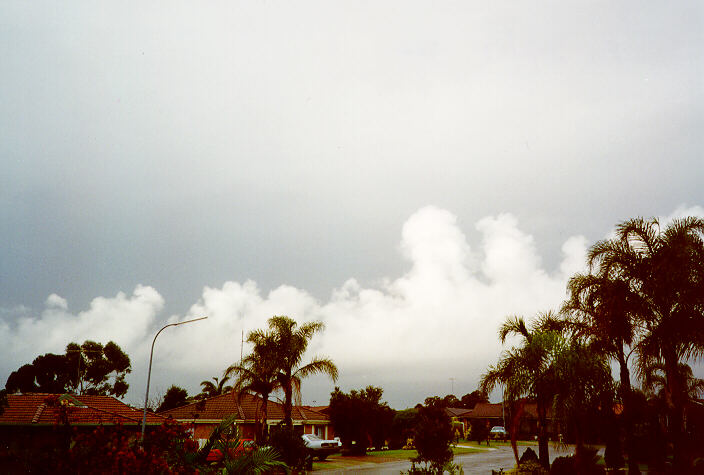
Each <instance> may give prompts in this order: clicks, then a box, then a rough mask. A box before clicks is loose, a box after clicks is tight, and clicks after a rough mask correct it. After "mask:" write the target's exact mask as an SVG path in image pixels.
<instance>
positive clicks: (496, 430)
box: [489, 426, 508, 440]
mask: <svg viewBox="0 0 704 475" xmlns="http://www.w3.org/2000/svg"><path fill="white" fill-rule="evenodd" d="M489 438H490V439H502V440H506V439H508V432H507V431H506V429H504V427H503V426H494V427H492V428H491V430H490V431H489Z"/></svg>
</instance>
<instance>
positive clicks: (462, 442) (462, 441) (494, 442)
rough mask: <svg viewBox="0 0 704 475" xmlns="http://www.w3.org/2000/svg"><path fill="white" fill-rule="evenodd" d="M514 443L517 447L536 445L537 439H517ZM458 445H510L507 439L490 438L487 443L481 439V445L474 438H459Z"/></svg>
mask: <svg viewBox="0 0 704 475" xmlns="http://www.w3.org/2000/svg"><path fill="white" fill-rule="evenodd" d="M516 444H517V445H518V446H519V447H528V446H535V447H537V446H538V441H537V440H518V441H516ZM459 445H469V446H472V447H506V446H511V441H510V440H507V441H506V442H503V441H501V440H492V441H490V442H489V445H486V441H482V443H481V445H479V444H477V441H476V440H466V439H460V441H459Z"/></svg>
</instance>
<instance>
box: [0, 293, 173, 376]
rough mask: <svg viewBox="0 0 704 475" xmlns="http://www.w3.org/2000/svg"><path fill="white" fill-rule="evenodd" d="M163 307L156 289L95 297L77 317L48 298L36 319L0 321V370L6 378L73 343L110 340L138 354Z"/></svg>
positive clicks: (28, 316) (61, 300)
mask: <svg viewBox="0 0 704 475" xmlns="http://www.w3.org/2000/svg"><path fill="white" fill-rule="evenodd" d="M163 305H164V299H163V298H162V297H161V295H159V293H158V292H157V291H156V290H155V289H153V288H152V287H147V286H142V285H138V286H137V288H135V290H134V292H133V293H132V295H130V296H128V295H126V294H124V293H123V292H120V293H118V294H117V295H116V296H115V297H97V298H95V299H93V301H92V302H91V303H90V307H89V308H88V310H85V311H83V312H78V313H71V312H70V311H69V307H68V302H67V301H66V299H64V298H62V297H60V296H58V295H56V294H51V295H50V296H49V297H48V298H47V299H46V308H45V309H44V310H43V311H42V312H41V314H40V315H39V316H36V317H35V316H31V314H29V313H28V312H26V311H23V312H22V313H21V314H19V315H16V317H15V318H10V317H5V318H3V319H2V320H0V327H2V330H3V331H2V332H1V333H0V345H1V346H2V348H3V350H4V351H3V353H4V354H3V362H2V366H1V367H0V370H1V371H2V373H3V374H4V375H5V377H7V376H8V375H9V373H10V372H11V371H13V370H14V369H16V368H18V367H19V366H20V365H22V364H24V363H28V362H31V361H32V360H33V359H34V358H35V357H36V356H37V355H40V354H44V353H47V352H52V353H61V352H63V350H64V349H65V348H66V345H67V344H68V343H69V342H72V341H75V342H83V341H85V340H88V339H90V340H95V341H99V342H103V343H107V342H108V341H109V340H113V341H115V342H116V343H117V344H118V345H120V346H121V347H122V348H123V349H127V350H130V349H136V348H138V347H139V346H140V345H141V344H142V343H143V340H144V339H145V335H147V334H148V333H149V329H150V327H151V326H152V325H153V323H154V320H155V318H156V315H157V314H158V312H159V311H160V310H161V309H162V307H163ZM128 353H129V351H128ZM133 365H134V363H133Z"/></svg>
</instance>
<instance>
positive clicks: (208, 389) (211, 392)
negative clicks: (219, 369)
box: [199, 371, 232, 399]
mask: <svg viewBox="0 0 704 475" xmlns="http://www.w3.org/2000/svg"><path fill="white" fill-rule="evenodd" d="M229 379H230V376H229V375H228V374H227V371H226V372H225V374H223V376H222V379H219V378H218V377H217V376H213V378H212V380H213V381H215V383H212V382H210V381H207V380H206V381H201V382H200V385H201V387H202V388H203V389H202V390H201V392H200V394H199V396H200V399H206V398H209V397H213V396H219V395H221V394H225V393H226V392H228V391H229V390H231V389H232V386H225V383H226V382H227V381H229Z"/></svg>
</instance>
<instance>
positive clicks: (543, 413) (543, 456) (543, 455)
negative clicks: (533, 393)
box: [537, 397, 550, 470]
mask: <svg viewBox="0 0 704 475" xmlns="http://www.w3.org/2000/svg"><path fill="white" fill-rule="evenodd" d="M537 406H538V407H537V410H538V460H540V464H541V465H542V466H543V467H545V469H546V470H549V469H550V453H549V452H548V431H547V410H546V408H545V403H544V401H543V398H541V397H538V398H537Z"/></svg>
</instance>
